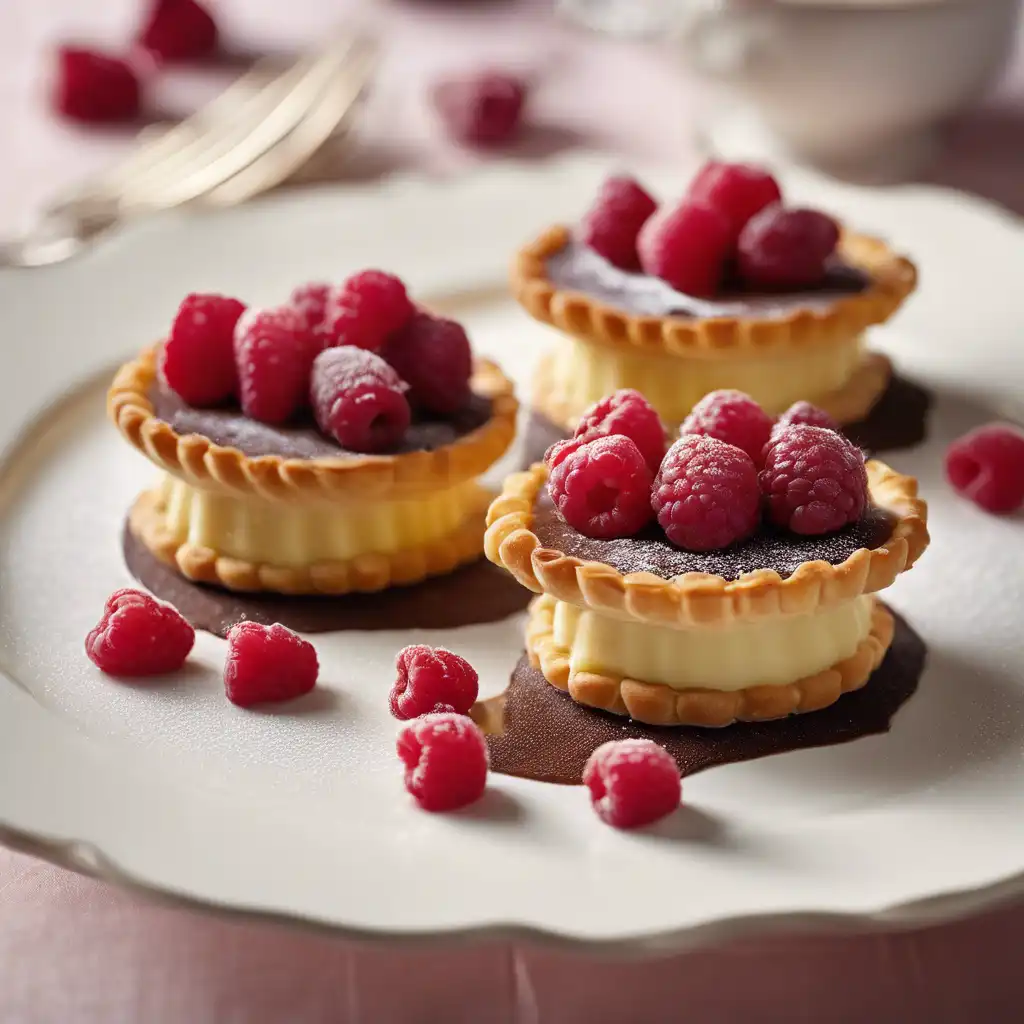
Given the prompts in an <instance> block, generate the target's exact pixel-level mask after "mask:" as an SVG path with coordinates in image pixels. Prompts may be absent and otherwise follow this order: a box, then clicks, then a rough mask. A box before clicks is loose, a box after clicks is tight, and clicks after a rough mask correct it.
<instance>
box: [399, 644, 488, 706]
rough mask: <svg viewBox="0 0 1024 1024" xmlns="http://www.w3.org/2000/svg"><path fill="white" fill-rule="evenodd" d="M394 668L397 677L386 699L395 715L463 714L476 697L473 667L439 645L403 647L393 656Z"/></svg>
mask: <svg viewBox="0 0 1024 1024" xmlns="http://www.w3.org/2000/svg"><path fill="white" fill-rule="evenodd" d="M395 669H396V671H397V673H398V677H397V678H396V679H395V684H394V686H392V687H391V694H390V696H389V698H388V706H389V707H390V708H391V714H393V715H394V716H395V718H402V719H406V718H419V717H420V715H429V714H431V713H433V712H442V711H452V712H454V713H456V714H459V715H465V714H468V713H469V709H470V708H471V707H472V706H473V702H474V701H475V700H476V695H477V674H476V669H474V668H473V666H472V665H470V663H469V662H468V661H466V659H465V658H460V657H459V656H458V655H457V654H453V653H452V652H451V651H446V650H445V649H444V648H443V647H427V646H426V645H425V644H411V645H410V646H409V647H403V648H402V650H400V651H399V652H398V657H397V658H395Z"/></svg>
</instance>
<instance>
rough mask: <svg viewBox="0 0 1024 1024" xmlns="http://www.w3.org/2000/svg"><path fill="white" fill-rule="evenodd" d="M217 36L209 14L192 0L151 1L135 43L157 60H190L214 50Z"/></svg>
mask: <svg viewBox="0 0 1024 1024" xmlns="http://www.w3.org/2000/svg"><path fill="white" fill-rule="evenodd" d="M217 35H218V33H217V23H216V22H215V21H214V20H213V15H212V14H211V13H210V12H209V11H208V10H207V9H206V8H205V7H204V6H203V5H202V4H199V3H196V0H154V2H153V3H152V4H151V5H150V11H149V14H148V16H147V18H146V21H145V24H144V25H143V27H142V30H141V32H140V33H139V42H140V43H141V45H142V46H143V47H144V48H145V49H147V50H148V51H149V52H150V53H152V54H153V55H154V56H155V57H159V58H160V59H161V60H164V61H175V60H192V59H194V58H196V57H205V56H206V55H207V54H210V53H212V52H213V51H214V50H216V49H217Z"/></svg>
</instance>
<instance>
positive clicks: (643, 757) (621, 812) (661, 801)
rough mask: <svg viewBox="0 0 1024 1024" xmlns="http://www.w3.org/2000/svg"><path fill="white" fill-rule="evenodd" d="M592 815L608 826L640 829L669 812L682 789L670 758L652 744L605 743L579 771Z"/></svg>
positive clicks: (641, 742)
mask: <svg viewBox="0 0 1024 1024" xmlns="http://www.w3.org/2000/svg"><path fill="white" fill-rule="evenodd" d="M583 785H584V786H586V787H587V789H589V790H590V802H591V803H592V804H593V806H594V810H595V811H597V815H598V817H599V818H600V819H601V820H602V821H603V822H605V824H607V825H611V826H613V827H614V828H640V827H641V826H643V825H650V824H651V823H652V822H655V821H658V820H659V819H660V818H664V817H665V816H666V815H669V814H671V813H672V812H673V811H674V810H675V809H676V808H677V807H678V806H679V799H680V797H681V796H682V792H683V786H682V783H681V782H680V779H679V769H678V768H677V767H676V763H675V761H674V760H673V758H672V755H671V754H670V753H669V752H668V751H667V750H666V749H665V748H664V747H662V746H660V745H659V744H657V743H655V742H654V740H637V739H631V740H609V741H608V742H607V743H602V744H601V746H599V747H598V748H597V750H595V751H594V752H593V753H592V754H591V755H590V757H589V758H587V763H586V766H585V767H584V769H583Z"/></svg>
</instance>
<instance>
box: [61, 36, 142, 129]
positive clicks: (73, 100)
mask: <svg viewBox="0 0 1024 1024" xmlns="http://www.w3.org/2000/svg"><path fill="white" fill-rule="evenodd" d="M53 105H54V107H55V109H56V110H57V112H58V113H59V114H63V115H64V117H67V118H70V119H71V120H72V121H84V122H86V123H90V122H99V121H130V120H132V119H133V118H136V117H138V116H139V111H140V110H141V108H142V86H141V84H140V82H139V78H138V75H136V74H135V71H134V70H133V69H132V67H131V65H130V64H129V63H128V62H127V61H124V60H121V59H120V58H118V57H111V56H109V55H108V54H105V53H98V52H96V51H95V50H87V49H85V48H83V47H79V46H62V47H60V49H58V51H57V74H56V81H55V82H54V91H53Z"/></svg>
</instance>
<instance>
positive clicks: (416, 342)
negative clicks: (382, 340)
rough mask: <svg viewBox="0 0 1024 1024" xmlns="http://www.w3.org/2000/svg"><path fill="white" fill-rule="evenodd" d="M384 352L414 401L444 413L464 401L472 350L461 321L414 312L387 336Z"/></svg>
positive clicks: (450, 411)
mask: <svg viewBox="0 0 1024 1024" xmlns="http://www.w3.org/2000/svg"><path fill="white" fill-rule="evenodd" d="M383 356H384V358H385V359H386V360H387V361H388V362H389V363H390V364H391V365H392V366H393V367H394V368H395V370H396V371H397V373H398V375H399V376H400V377H401V378H402V380H404V381H405V382H406V383H407V384H408V385H409V399H410V401H411V402H412V403H413V405H416V406H418V407H419V408H421V409H425V410H426V411H427V412H433V413H439V414H440V415H442V416H443V415H446V414H448V413H453V412H457V411H458V410H459V409H461V408H462V406H464V405H465V404H466V401H467V399H468V398H469V395H470V389H469V379H470V377H471V376H472V374H473V352H472V349H471V348H470V345H469V338H467V337H466V332H465V331H464V330H463V329H462V325H461V324H457V323H456V322H455V321H454V320H444V319H442V318H441V317H436V316H431V315H430V314H429V313H422V312H420V313H416V314H415V315H414V316H413V317H412V319H411V320H410V321H409V322H408V323H407V324H406V325H405V326H404V327H403V328H402V329H401V330H400V331H397V332H395V333H394V334H392V335H391V337H390V338H388V341H387V344H386V345H385V346H384V351H383Z"/></svg>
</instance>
